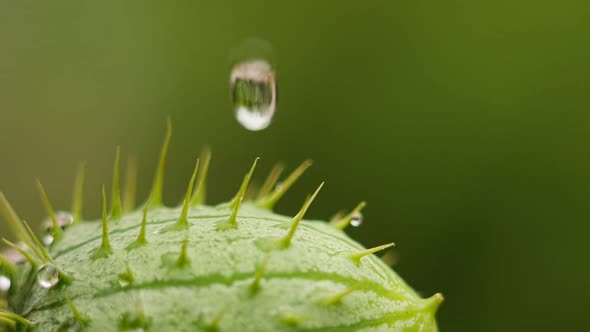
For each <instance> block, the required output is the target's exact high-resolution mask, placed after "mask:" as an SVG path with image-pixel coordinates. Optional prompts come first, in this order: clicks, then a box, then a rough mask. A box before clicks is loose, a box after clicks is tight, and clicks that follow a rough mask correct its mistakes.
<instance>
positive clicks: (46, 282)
mask: <svg viewBox="0 0 590 332" xmlns="http://www.w3.org/2000/svg"><path fill="white" fill-rule="evenodd" d="M58 282H59V270H58V269H57V267H56V266H55V265H53V264H46V265H43V266H41V267H40V268H39V271H37V284H38V285H39V286H41V287H43V288H52V287H54V286H55V285H57V283H58Z"/></svg>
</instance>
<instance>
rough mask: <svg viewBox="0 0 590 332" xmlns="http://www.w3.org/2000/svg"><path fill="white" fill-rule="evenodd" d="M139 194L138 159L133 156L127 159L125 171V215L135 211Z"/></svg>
mask: <svg viewBox="0 0 590 332" xmlns="http://www.w3.org/2000/svg"><path fill="white" fill-rule="evenodd" d="M136 193H137V159H136V158H135V157H133V156H131V157H129V158H127V167H126V169H125V188H124V193H123V213H129V212H131V211H133V209H135V196H136Z"/></svg>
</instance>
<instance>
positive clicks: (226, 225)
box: [217, 158, 260, 231]
mask: <svg viewBox="0 0 590 332" xmlns="http://www.w3.org/2000/svg"><path fill="white" fill-rule="evenodd" d="M259 159H260V158H256V159H254V163H253V164H252V167H250V171H249V172H248V173H247V174H246V176H244V181H242V185H241V186H240V190H239V191H238V193H237V194H236V196H235V197H234V199H233V200H232V201H231V203H230V207H231V209H232V214H231V216H230V217H229V219H227V220H226V221H223V222H221V223H219V224H217V230H219V231H225V230H228V229H231V228H237V227H238V222H237V217H238V211H239V210H240V205H241V204H242V200H243V199H244V195H245V194H246V190H247V189H248V184H249V183H250V180H251V179H252V174H253V173H254V169H255V168H256V164H257V163H258V160H259Z"/></svg>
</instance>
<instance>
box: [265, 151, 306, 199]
mask: <svg viewBox="0 0 590 332" xmlns="http://www.w3.org/2000/svg"><path fill="white" fill-rule="evenodd" d="M311 164H312V162H311V160H306V161H304V162H303V163H302V164H301V165H300V166H299V167H297V169H295V170H294V171H293V173H291V174H290V175H289V176H288V177H287V179H286V180H285V181H283V182H281V183H280V184H279V185H277V186H276V188H275V190H274V191H273V192H272V193H270V194H268V195H266V196H265V197H263V198H261V199H259V200H258V201H256V204H257V205H258V206H260V207H263V208H266V209H270V210H272V208H273V207H274V205H275V204H276V203H277V202H278V201H279V199H281V197H283V195H284V194H285V193H286V192H287V190H289V188H291V186H292V185H293V184H294V183H295V182H296V181H297V179H299V177H300V176H301V175H302V174H303V172H305V170H306V169H308V168H309V166H311Z"/></svg>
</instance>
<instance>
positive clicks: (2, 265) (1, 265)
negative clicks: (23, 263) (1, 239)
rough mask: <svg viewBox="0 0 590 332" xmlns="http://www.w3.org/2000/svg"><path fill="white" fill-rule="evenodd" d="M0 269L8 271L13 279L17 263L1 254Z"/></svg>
mask: <svg viewBox="0 0 590 332" xmlns="http://www.w3.org/2000/svg"><path fill="white" fill-rule="evenodd" d="M0 271H3V272H4V273H7V274H8V276H9V277H10V279H12V278H13V277H14V275H15V274H16V265H15V264H13V263H11V262H9V261H8V260H7V259H6V258H4V256H2V255H0Z"/></svg>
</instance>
